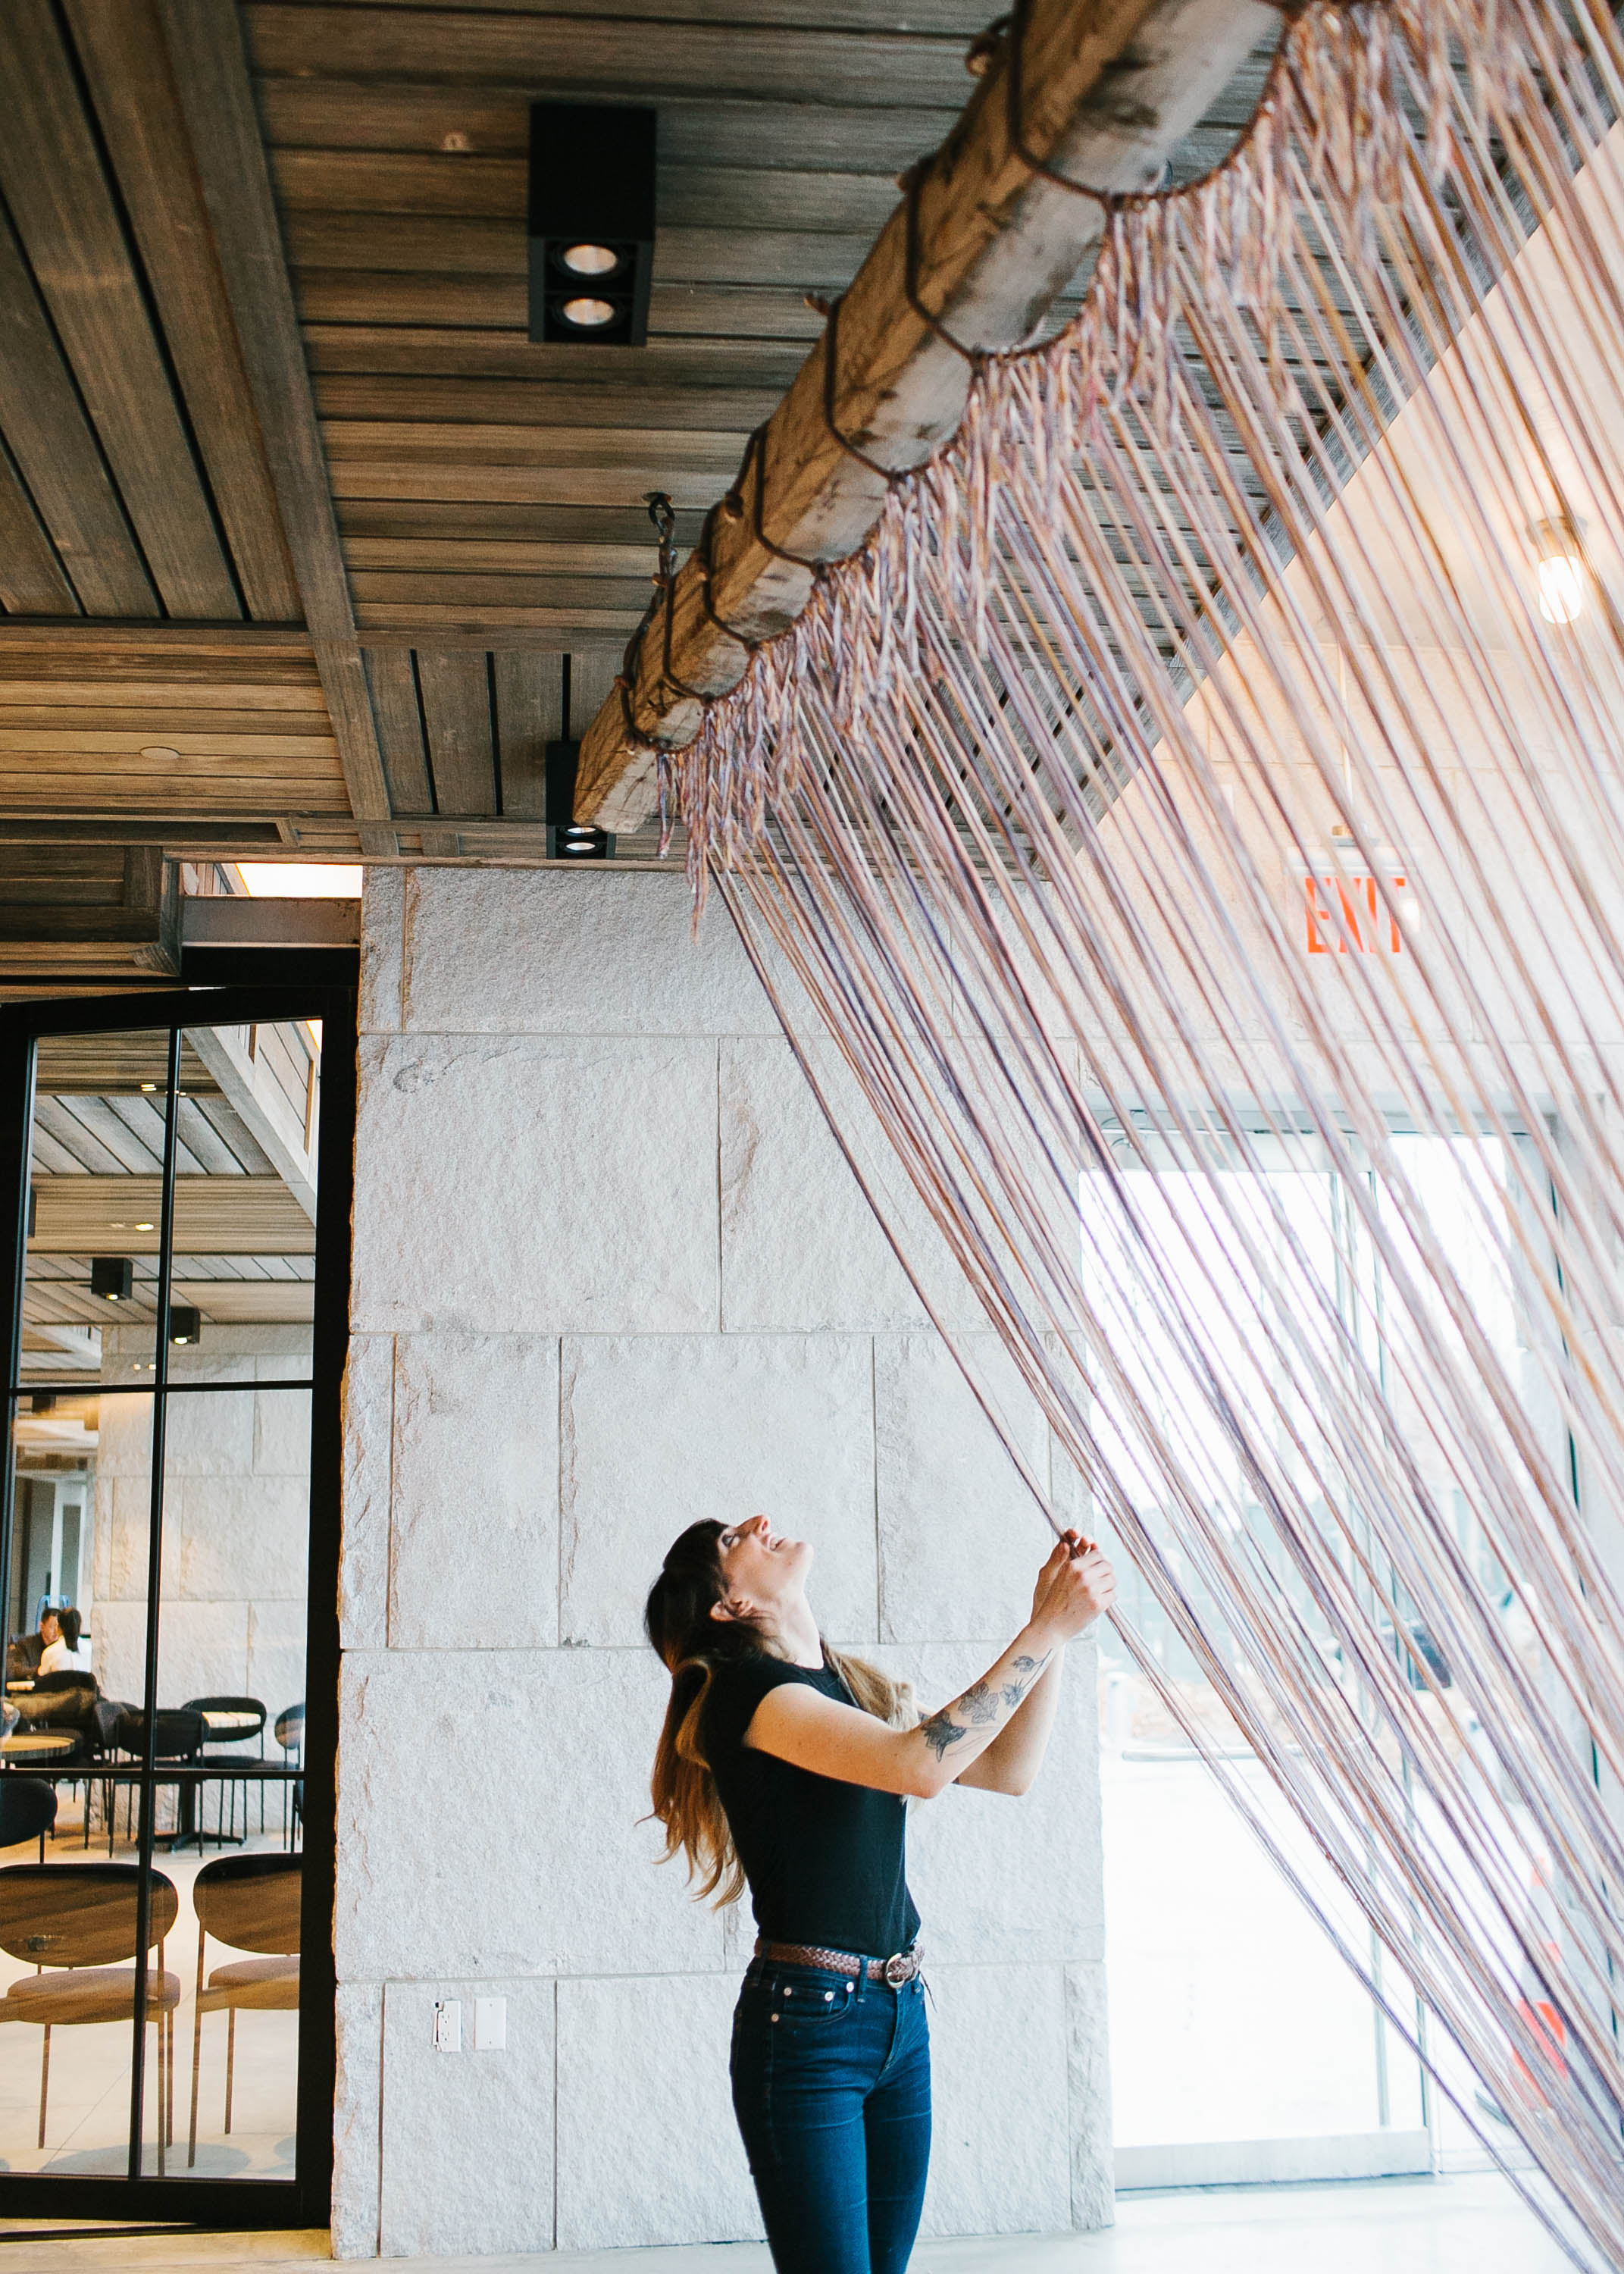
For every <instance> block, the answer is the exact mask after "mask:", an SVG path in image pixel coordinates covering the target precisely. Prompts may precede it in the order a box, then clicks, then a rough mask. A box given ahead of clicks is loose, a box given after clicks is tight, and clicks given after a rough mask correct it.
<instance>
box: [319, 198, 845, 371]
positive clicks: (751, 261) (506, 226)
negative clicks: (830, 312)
mask: <svg viewBox="0 0 1624 2274" xmlns="http://www.w3.org/2000/svg"><path fill="white" fill-rule="evenodd" d="M771 218H772V219H774V220H778V219H779V218H780V216H779V215H778V210H777V208H776V207H775V209H774V212H773V215H772V216H771ZM783 219H785V220H786V221H790V222H791V223H792V225H790V226H787V227H784V226H780V227H777V228H772V227H766V226H763V227H760V228H752V229H748V230H739V229H672V228H667V227H665V225H663V224H662V226H661V229H660V231H659V235H658V238H657V239H656V242H655V249H654V275H655V281H656V282H659V283H669V282H678V283H688V282H692V283H695V284H707V283H709V284H780V285H785V286H789V287H793V288H794V289H796V290H801V291H803V292H804V291H808V290H818V291H823V290H828V289H831V288H836V287H838V286H841V285H843V284H846V283H849V282H851V280H852V278H853V276H854V275H856V273H857V270H858V268H859V267H861V264H862V261H863V260H864V259H865V258H866V257H867V254H868V247H869V242H870V240H869V239H868V237H861V236H858V235H856V234H854V233H853V232H849V231H846V230H801V229H796V228H795V227H793V217H792V216H787V215H786V216H783ZM286 232H287V242H288V259H289V262H290V263H291V264H292V267H294V269H295V270H296V271H298V272H301V273H302V272H303V271H304V270H305V269H307V268H362V269H377V270H379V271H380V272H387V271H400V272H402V273H404V274H406V275H416V274H418V273H420V272H421V273H426V274H431V275H444V276H523V275H524V274H525V267H526V258H527V256H526V252H525V240H524V238H523V236H521V235H518V234H516V233H515V230H514V229H513V227H512V225H511V223H509V222H494V221H477V220H469V219H464V218H461V217H459V218H456V219H449V218H445V217H441V216H436V215H425V216H419V217H418V218H417V219H416V220H414V221H413V222H412V225H411V227H410V230H403V229H402V228H401V226H400V224H399V222H396V221H395V220H393V219H392V218H391V217H390V216H389V215H387V214H343V213H290V214H289V215H288V216H287V222H286ZM569 352H570V353H571V354H578V353H579V352H580V350H578V349H571V350H569Z"/></svg>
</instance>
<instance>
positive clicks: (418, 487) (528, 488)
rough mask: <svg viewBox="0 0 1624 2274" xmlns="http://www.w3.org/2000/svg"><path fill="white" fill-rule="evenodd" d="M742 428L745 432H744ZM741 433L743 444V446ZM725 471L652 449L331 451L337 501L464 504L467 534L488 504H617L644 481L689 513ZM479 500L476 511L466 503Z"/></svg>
mask: <svg viewBox="0 0 1624 2274" xmlns="http://www.w3.org/2000/svg"><path fill="white" fill-rule="evenodd" d="M748 431H749V430H748V428H746V430H745V432H746V433H748ZM742 447H743V445H742V441H741V448H742ZM730 480H731V476H730V475H723V476H721V477H720V478H718V477H717V476H716V475H715V474H713V473H711V471H709V470H708V469H706V468H703V467H701V468H698V469H695V468H691V467H688V466H680V465H679V466H674V467H673V466H672V465H670V464H668V463H665V462H663V461H662V460H661V459H659V458H658V457H654V456H650V457H648V458H645V459H643V461H642V462H641V463H639V462H638V461H636V460H634V461H633V462H632V463H631V464H630V465H629V466H628V465H626V464H624V463H620V464H616V463H613V462H612V463H609V464H606V465H605V464H598V465H592V464H587V465H584V466H580V465H568V464H567V465H561V466H545V465H543V466H504V465H496V466H482V465H477V464H473V465H470V464H466V463H464V464H459V465H452V466H437V465H433V464H426V465H425V464H420V463H415V462H413V461H410V460H408V461H407V462H406V463H403V464H402V463H395V462H393V461H391V460H388V459H382V460H372V461H367V462H362V461H359V460H355V459H345V458H340V459H336V460H335V463H334V467H333V494H334V498H335V501H336V503H337V504H338V505H339V506H340V508H345V507H347V506H349V505H350V504H351V503H354V502H357V501H365V500H372V501H378V502H380V503H385V504H387V503H390V502H392V501H395V502H399V503H401V504H402V505H404V506H406V507H410V508H417V507H419V506H429V505H435V504H439V505H442V506H445V507H447V508H450V507H452V506H455V507H458V508H462V523H461V525H462V527H463V528H464V529H466V530H467V531H469V532H470V534H471V533H473V532H475V531H479V530H484V529H489V528H490V527H491V526H492V520H491V516H490V514H489V513H488V512H487V511H486V508H487V507H489V508H508V509H515V510H516V509H523V510H525V511H530V510H533V509H535V508H538V507H548V506H560V507H574V508H583V509H584V508H595V507H605V508H623V507H626V506H628V505H630V504H633V503H635V501H636V500H637V499H639V498H641V497H642V495H643V492H644V491H645V490H646V489H650V488H658V489H663V490H665V492H666V493H667V494H668V495H669V497H670V499H671V501H672V503H673V505H674V506H675V507H676V508H677V510H678V511H679V512H681V511H682V509H683V508H688V510H689V511H690V512H691V513H693V514H695V515H701V514H703V510H704V508H706V507H707V506H709V505H711V503H713V502H714V501H715V499H716V497H717V495H718V492H719V491H721V490H723V489H726V486H728V483H729V481H730ZM475 507H477V508H478V510H477V512H473V511H469V510H467V509H468V508H475Z"/></svg>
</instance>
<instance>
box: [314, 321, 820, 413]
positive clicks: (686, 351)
mask: <svg viewBox="0 0 1624 2274" xmlns="http://www.w3.org/2000/svg"><path fill="white" fill-rule="evenodd" d="M305 350H306V353H307V354H308V356H309V358H310V368H311V371H312V374H313V375H317V376H320V375H321V374H324V373H342V372H358V373H365V374H366V375H367V376H368V377H369V378H370V377H372V376H374V375H376V376H384V375H387V374H388V373H401V374H404V375H406V376H409V377H410V378H412V379H414V380H415V379H419V378H422V377H425V376H427V377H431V378H432V377H444V378H449V379H455V380H481V379H499V380H500V379H507V380H528V381H530V383H531V384H532V385H538V386H545V385H546V384H547V382H548V381H549V380H552V381H554V382H562V383H564V384H567V385H568V386H570V387H579V386H580V384H581V382H582V381H583V380H585V381H587V382H589V383H590V382H592V381H597V382H598V386H597V388H595V390H594V391H595V392H596V393H598V395H599V398H600V399H602V397H603V396H605V395H618V396H619V397H620V399H621V400H622V401H626V400H632V401H641V402H643V403H645V404H646V405H647V406H648V408H647V410H645V413H644V419H645V423H647V424H650V425H652V424H654V423H655V422H654V419H653V418H652V417H651V416H650V413H651V412H652V411H653V410H654V409H655V407H656V406H657V405H658V403H659V402H660V401H661V400H662V399H663V397H664V395H665V390H666V389H667V388H671V389H676V388H688V389H689V390H691V391H692V392H693V393H695V394H698V395H709V394H711V393H718V394H720V393H723V392H725V391H726V390H727V389H729V388H733V389H737V388H759V389H761V390H763V392H764V391H765V390H767V389H770V388H771V389H774V390H776V391H778V392H779V393H781V392H782V391H783V389H784V388H785V387H786V386H787V385H788V384H789V381H790V380H792V379H793V376H794V374H795V373H796V372H797V371H798V370H799V369H800V367H801V350H800V348H799V347H798V346H796V345H793V344H790V345H785V344H784V343H781V342H779V341H777V340H728V341H726V342H725V343H721V344H720V345H718V343H716V342H714V341H710V340H686V339H673V340H650V343H649V344H648V346H647V347H646V348H640V349H639V350H638V351H637V355H636V359H635V365H632V366H631V367H629V368H628V358H627V354H626V350H624V349H623V348H619V349H617V348H598V347H564V348H546V347H532V346H531V345H530V341H529V340H528V339H527V338H526V337H525V336H524V335H523V334H520V333H515V332H475V331H467V330H459V329H457V328H455V326H445V327H441V326H439V325H432V326H431V325H418V324H379V325H370V324H307V325H306V326H305ZM590 415H591V414H590V411H589V412H588V413H587V416H588V417H589V418H590ZM600 423H603V424H607V423H608V421H607V420H606V419H605V420H603V421H601V422H600ZM707 423H709V424H717V425H720V424H725V423H726V422H725V421H720V420H716V421H708V422H707Z"/></svg>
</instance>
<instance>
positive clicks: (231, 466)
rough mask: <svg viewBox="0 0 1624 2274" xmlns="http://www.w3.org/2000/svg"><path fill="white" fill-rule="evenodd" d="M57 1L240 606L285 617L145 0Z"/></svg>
mask: <svg viewBox="0 0 1624 2274" xmlns="http://www.w3.org/2000/svg"><path fill="white" fill-rule="evenodd" d="M66 7H67V15H68V21H69V24H70V26H71V29H72V33H73V37H74V43H75V45H76V47H77V48H78V50H79V59H80V62H81V63H82V64H83V66H84V69H85V73H86V79H87V80H88V83H89V87H90V91H91V98H92V100H93V102H94V104H95V107H96V116H97V118H98V120H99V122H100V124H101V127H102V134H103V136H104V138H105V139H106V141H107V145H108V148H109V154H110V155H111V158H112V161H113V164H114V168H115V170H116V172H117V177H118V185H119V189H120V191H121V192H122V193H123V196H124V205H125V208H126V210H127V211H128V213H129V215H130V220H131V223H132V228H133V230H134V231H135V237H136V241H137V243H138V245H139V248H140V252H141V260H142V265H143V267H145V269H146V271H147V278H148V280H149V282H150V283H151V285H152V290H153V295H154V299H155V300H156V302H157V305H158V312H159V314H160V316H161V318H162V322H163V327H164V335H165V339H166V342H167V343H168V347H169V355H170V358H171V359H172V361H173V363H174V365H175V369H176V373H177V377H178V379H179V381H180V386H181V389H182V392H183V394H184V397H185V402H186V407H187V410H189V412H190V413H191V417H192V431H193V433H195V435H196V437H197V441H198V447H199V450H200V451H201V453H202V456H203V459H204V462H205V463H206V465H207V468H208V471H209V476H210V480H211V483H212V486H213V491H214V503H215V506H216V508H217V509H218V511H219V515H220V519H221V523H222V526H223V528H224V530H225V532H226V537H227V540H228V542H229V546H230V549H231V557H232V560H233V562H234V564H235V566H236V569H237V581H238V583H239V584H240V585H241V587H242V591H243V597H244V600H245V601H246V603H247V607H248V613H249V614H250V615H251V616H256V617H259V618H262V619H265V620H267V621H274V622H290V621H295V620H296V619H297V617H298V616H299V614H300V613H301V611H300V605H299V593H298V586H297V584H296V582H295V580H294V575H293V564H292V562H291V561H290V560H289V557H288V548H287V546H286V544H285V543H284V541H283V538H282V520H281V516H280V514H279V513H278V510H277V505H276V493H275V491H274V487H273V486H272V483H271V476H270V469H269V467H268V466H267V463H266V458H265V446H264V442H263V440H262V438H261V436H260V433H259V421H258V420H257V418H255V416H254V410H253V400H252V395H251V394H250V392H249V387H248V374H247V373H246V372H245V371H244V368H243V359H242V350H241V349H240V347H239V345H238V343H237V331H236V328H235V326H234V325H233V323H232V321H231V311H230V306H229V302H228V301H227V298H226V293H225V285H224V282H223V281H222V277H221V275H220V264H219V262H218V260H216V258H215V255H214V242H213V239H212V237H211V235H210V232H209V228H208V217H207V214H206V213H205V211H204V208H203V196H202V191H201V189H200V187H199V184H198V179H197V173H196V169H195V168H194V167H193V164H192V152H191V148H190V146H189V144H188V142H187V139H186V132H185V126H184V121H183V119H182V117H181V113H180V103H179V98H178V96H177V94H176V91H175V84H174V80H173V79H172V77H171V75H170V72H169V60H168V56H167V55H166V53H165V50H164V47H163V39H162V32H161V30H160V28H159V25H158V20H157V16H156V12H155V11H154V7H153V4H152V0H66Z"/></svg>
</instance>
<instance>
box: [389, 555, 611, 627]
mask: <svg viewBox="0 0 1624 2274" xmlns="http://www.w3.org/2000/svg"><path fill="white" fill-rule="evenodd" d="M351 582H352V584H354V586H355V596H356V608H357V614H358V615H359V616H360V618H361V621H362V622H363V624H365V621H366V618H367V615H368V613H369V611H370V610H371V609H372V608H373V607H375V606H385V607H391V608H410V607H412V606H417V605H419V604H423V605H426V606H447V607H456V608H461V609H463V610H466V611H475V612H477V611H478V610H480V609H484V608H563V609H568V608H569V607H570V606H572V605H573V604H574V603H575V601H576V600H579V601H581V602H582V603H583V606H587V607H590V608H596V609H599V610H602V609H605V608H607V609H610V610H612V611H613V612H615V614H616V619H617V621H618V620H619V618H620V616H622V615H628V616H629V620H630V621H629V622H628V626H627V629H628V630H629V629H631V626H632V625H633V624H635V622H636V621H637V619H638V617H639V616H641V615H642V614H643V610H644V608H646V607H647V606H648V605H649V579H648V575H647V572H646V571H645V572H644V574H643V575H642V576H630V577H628V576H593V577H580V576H500V575H492V574H488V573H487V574H483V575H480V574H472V573H462V572H459V571H457V570H455V569H434V570H432V571H429V572H427V573H425V572H423V571H421V570H412V569H356V570H355V571H354V572H353V574H352V576H351ZM396 621H398V619H397V620H396ZM609 629H611V630H613V629H614V627H613V625H611V626H610V627H609Z"/></svg>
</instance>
